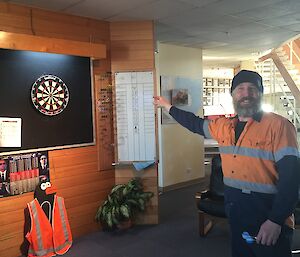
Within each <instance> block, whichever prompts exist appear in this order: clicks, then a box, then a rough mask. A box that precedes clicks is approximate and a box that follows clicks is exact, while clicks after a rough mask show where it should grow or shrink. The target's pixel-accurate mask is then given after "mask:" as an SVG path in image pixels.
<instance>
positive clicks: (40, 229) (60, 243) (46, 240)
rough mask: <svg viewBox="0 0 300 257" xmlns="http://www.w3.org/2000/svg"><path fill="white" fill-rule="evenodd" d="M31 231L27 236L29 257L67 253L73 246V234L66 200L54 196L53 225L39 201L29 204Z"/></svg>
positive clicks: (45, 256)
mask: <svg viewBox="0 0 300 257" xmlns="http://www.w3.org/2000/svg"><path fill="white" fill-rule="evenodd" d="M27 206H28V210H29V213H30V219H31V229H30V231H29V232H28V233H27V234H26V239H27V240H28V241H29V243H30V246H29V251H28V257H37V256H39V257H51V256H55V255H56V254H59V255H62V254H64V253H66V252H67V251H68V250H69V248H70V247H71V245H72V234H71V229H70V225H69V221H68V217H67V212H66V209H65V204H64V199H63V198H62V197H59V196H56V195H55V196H54V204H53V206H54V207H53V210H52V215H53V216H52V224H50V222H49V220H48V218H47V216H46V214H45V213H44V211H43V209H42V207H41V206H40V204H39V202H38V200H37V199H34V200H33V201H31V202H30V203H28V204H27Z"/></svg>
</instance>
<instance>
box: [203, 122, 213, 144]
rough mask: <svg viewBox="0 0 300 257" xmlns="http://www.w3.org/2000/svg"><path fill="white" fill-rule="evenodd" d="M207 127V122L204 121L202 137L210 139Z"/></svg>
mask: <svg viewBox="0 0 300 257" xmlns="http://www.w3.org/2000/svg"><path fill="white" fill-rule="evenodd" d="M208 125H209V120H204V122H203V132H204V137H205V138H208V139H211V138H212V136H211V134H210V132H209V129H208Z"/></svg>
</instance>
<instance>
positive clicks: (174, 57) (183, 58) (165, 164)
mask: <svg viewBox="0 0 300 257" xmlns="http://www.w3.org/2000/svg"><path fill="white" fill-rule="evenodd" d="M155 61H156V69H157V73H156V74H157V79H158V83H157V85H158V92H159V77H160V75H169V76H178V77H186V78H192V79H200V81H201V84H202V50H200V49H194V48H187V47H179V46H174V45H167V44H158V53H157V54H156V59H155ZM201 87H202V86H201ZM199 90H201V88H199ZM201 96H202V93H201ZM201 102H202V99H201ZM198 114H202V108H201V109H200V110H199V113H198ZM158 121H159V122H158V124H159V147H160V158H159V187H162V188H164V187H167V186H172V185H176V184H179V183H183V182H187V181H190V180H194V179H198V178H201V177H203V176H204V157H203V155H204V153H203V152H204V147H203V137H202V136H200V135H198V134H194V133H192V132H189V131H188V130H187V129H185V128H183V127H181V126H180V125H179V124H164V125H161V124H160V115H159V117H158Z"/></svg>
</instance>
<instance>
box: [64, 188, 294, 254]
mask: <svg viewBox="0 0 300 257" xmlns="http://www.w3.org/2000/svg"><path fill="white" fill-rule="evenodd" d="M200 190H201V188H200V185H193V186H189V187H185V188H182V189H177V190H173V191H169V192H166V193H163V194H162V195H160V196H159V210H160V213H159V215H160V223H159V225H145V226H135V227H133V228H131V229H129V230H127V231H125V232H103V231H99V232H96V233H91V234H89V235H86V236H83V237H80V238H77V239H75V240H74V243H73V246H72V247H71V249H70V250H69V251H68V252H67V253H66V254H65V255H64V256H65V257H230V256H231V255H230V238H229V228H228V224H227V222H226V220H219V221H218V222H217V223H216V224H215V226H214V227H213V229H212V230H211V231H210V232H209V234H208V235H207V237H205V238H201V237H199V235H198V223H197V210H196V205H195V199H194V195H195V192H197V191H200ZM293 247H294V249H300V230H299V232H298V231H297V230H296V231H295V238H294V245H293ZM295 256H300V254H297V255H295Z"/></svg>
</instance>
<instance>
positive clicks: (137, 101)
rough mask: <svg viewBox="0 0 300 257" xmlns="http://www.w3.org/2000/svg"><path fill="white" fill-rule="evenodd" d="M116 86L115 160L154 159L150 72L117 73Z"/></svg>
mask: <svg viewBox="0 0 300 257" xmlns="http://www.w3.org/2000/svg"><path fill="white" fill-rule="evenodd" d="M115 86H116V125H117V153H118V154H117V156H118V162H119V163H120V162H133V161H134V162H136V161H154V160H155V159H156V149H155V112H154V106H153V94H154V78H153V72H117V73H115Z"/></svg>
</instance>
